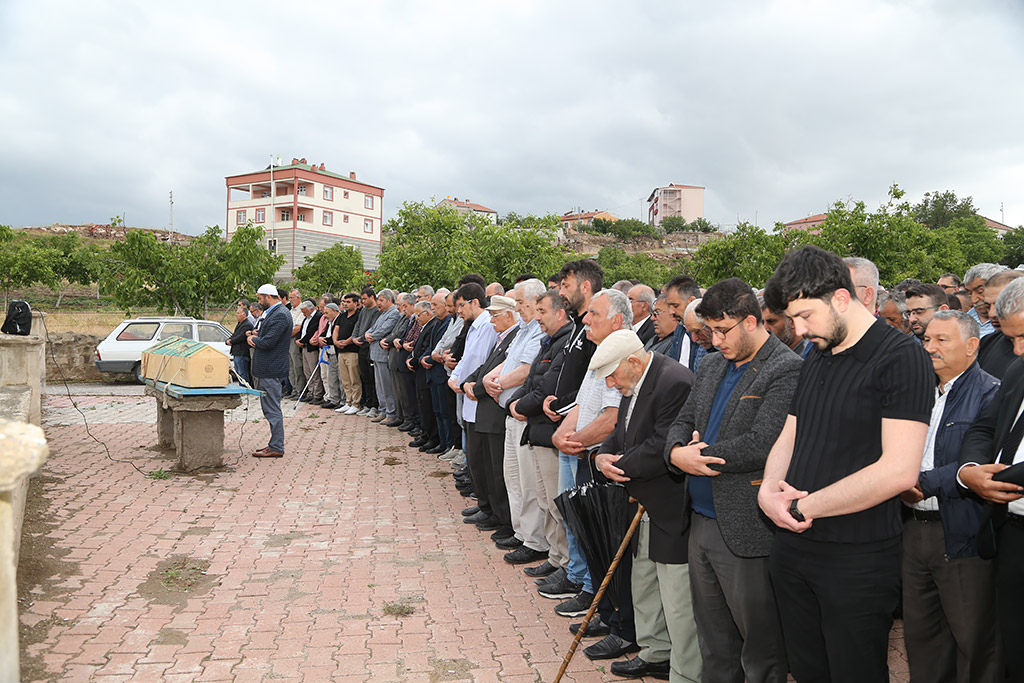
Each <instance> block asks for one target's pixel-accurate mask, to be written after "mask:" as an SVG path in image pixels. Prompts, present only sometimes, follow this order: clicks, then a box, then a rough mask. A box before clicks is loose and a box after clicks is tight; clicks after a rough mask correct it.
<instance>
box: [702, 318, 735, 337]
mask: <svg viewBox="0 0 1024 683" xmlns="http://www.w3.org/2000/svg"><path fill="white" fill-rule="evenodd" d="M741 322H743V320H740V321H737V322H736V324H735V325H733V326H732V327H730V328H729V329H726V330H719V329H716V328H714V327H711V326H710V325H707V326H706V327H707V328H708V329H709V330H711V337H712V339H713V338H715V337H721V338H722V339H725V335H727V334H729V333H730V332H732V331H733V330H735V329H736V328H737V327H739V324H740V323H741Z"/></svg>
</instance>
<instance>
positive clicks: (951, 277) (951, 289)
mask: <svg viewBox="0 0 1024 683" xmlns="http://www.w3.org/2000/svg"><path fill="white" fill-rule="evenodd" d="M935 284H937V285H938V286H939V287H942V291H944V292H945V293H946V294H955V293H956V292H958V291H960V290H961V289H963V286H964V285H963V283H962V282H961V281H960V276H959V275H957V274H956V273H943V274H942V277H940V278H939V281H938V282H936V283H935Z"/></svg>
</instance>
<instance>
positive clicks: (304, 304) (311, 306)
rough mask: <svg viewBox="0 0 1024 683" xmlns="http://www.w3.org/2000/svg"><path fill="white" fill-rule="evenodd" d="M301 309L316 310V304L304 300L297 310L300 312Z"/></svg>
mask: <svg viewBox="0 0 1024 683" xmlns="http://www.w3.org/2000/svg"><path fill="white" fill-rule="evenodd" d="M303 308H308V309H310V310H313V309H314V308H316V304H315V303H313V302H312V301H311V300H309V299H306V300H305V301H303V302H302V303H301V304H299V309H300V310H301V309H303Z"/></svg>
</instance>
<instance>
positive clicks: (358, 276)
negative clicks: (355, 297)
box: [292, 242, 363, 295]
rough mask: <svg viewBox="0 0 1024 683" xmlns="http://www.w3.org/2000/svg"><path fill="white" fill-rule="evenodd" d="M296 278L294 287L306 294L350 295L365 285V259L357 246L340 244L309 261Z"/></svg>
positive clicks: (296, 274)
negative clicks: (348, 293) (350, 292)
mask: <svg viewBox="0 0 1024 683" xmlns="http://www.w3.org/2000/svg"><path fill="white" fill-rule="evenodd" d="M294 276H295V281H294V282H293V283H292V284H293V285H294V286H295V287H296V288H297V289H299V290H302V291H305V292H314V293H316V294H317V295H319V294H323V293H325V292H348V291H351V290H353V289H358V288H359V285H361V284H362V280H363V256H362V254H360V253H359V250H358V249H356V248H355V247H350V246H348V245H347V244H341V243H340V242H339V243H338V244H335V245H333V246H331V247H330V248H328V249H324V250H323V251H321V252H319V253H317V254H315V255H314V256H313V257H312V258H309V259H306V262H305V263H303V264H302V265H301V266H299V267H298V268H296V269H295V271H294Z"/></svg>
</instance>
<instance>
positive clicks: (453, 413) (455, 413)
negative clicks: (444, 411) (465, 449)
mask: <svg viewBox="0 0 1024 683" xmlns="http://www.w3.org/2000/svg"><path fill="white" fill-rule="evenodd" d="M444 397H445V400H446V401H448V420H449V425H448V426H449V429H451V433H452V443H453V444H455V446H456V447H457V448H462V426H461V424H460V421H459V415H461V414H462V405H461V401H462V396H459V395H457V394H456V393H455V392H454V391H452V390H450V389H449V390H448V391H446V392H444Z"/></svg>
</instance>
